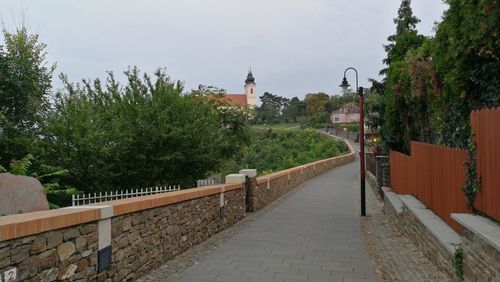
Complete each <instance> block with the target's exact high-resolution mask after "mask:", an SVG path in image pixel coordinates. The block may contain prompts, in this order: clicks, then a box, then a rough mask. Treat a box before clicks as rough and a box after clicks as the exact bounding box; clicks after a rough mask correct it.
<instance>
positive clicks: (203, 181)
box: [196, 179, 217, 187]
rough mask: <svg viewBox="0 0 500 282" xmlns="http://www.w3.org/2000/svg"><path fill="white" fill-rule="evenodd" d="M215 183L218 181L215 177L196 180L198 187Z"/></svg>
mask: <svg viewBox="0 0 500 282" xmlns="http://www.w3.org/2000/svg"><path fill="white" fill-rule="evenodd" d="M215 184H217V181H215V179H198V180H197V181H196V187H203V186H212V185H215Z"/></svg>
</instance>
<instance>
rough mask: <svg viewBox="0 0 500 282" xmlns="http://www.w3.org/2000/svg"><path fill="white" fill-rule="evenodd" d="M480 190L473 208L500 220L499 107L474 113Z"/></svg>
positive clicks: (472, 122) (472, 116) (472, 127)
mask: <svg viewBox="0 0 500 282" xmlns="http://www.w3.org/2000/svg"><path fill="white" fill-rule="evenodd" d="M471 129H472V131H473V132H474V136H473V140H474V142H475V143H476V152H477V172H478V175H479V178H480V181H481V191H480V192H479V193H478V195H477V197H476V202H475V203H474V207H475V208H477V209H478V210H480V211H481V212H483V213H485V214H487V215H488V216H490V217H492V218H494V219H495V220H496V221H500V108H496V109H484V110H479V111H474V112H472V113H471Z"/></svg>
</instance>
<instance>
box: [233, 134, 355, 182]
mask: <svg viewBox="0 0 500 282" xmlns="http://www.w3.org/2000/svg"><path fill="white" fill-rule="evenodd" d="M347 150H348V149H347V146H346V145H345V143H344V142H341V141H336V140H333V139H332V138H328V137H325V136H323V135H321V134H320V133H318V132H316V131H311V130H288V131H279V130H271V129H269V130H267V131H255V133H254V136H253V138H252V142H251V145H250V146H249V147H248V148H246V149H245V150H244V151H243V153H242V155H241V156H240V157H239V161H238V163H239V164H240V167H245V168H256V169H257V171H258V172H259V174H260V175H262V174H267V173H271V172H274V171H279V170H283V169H287V168H291V167H295V166H298V165H302V164H306V163H310V162H313V161H317V160H321V159H326V158H330V157H334V156H338V155H340V154H342V153H345V152H347Z"/></svg>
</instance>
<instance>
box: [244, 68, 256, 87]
mask: <svg viewBox="0 0 500 282" xmlns="http://www.w3.org/2000/svg"><path fill="white" fill-rule="evenodd" d="M249 83H253V84H255V78H254V77H253V74H252V69H248V75H247V79H245V84H249Z"/></svg>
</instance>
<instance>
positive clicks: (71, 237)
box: [0, 223, 97, 281]
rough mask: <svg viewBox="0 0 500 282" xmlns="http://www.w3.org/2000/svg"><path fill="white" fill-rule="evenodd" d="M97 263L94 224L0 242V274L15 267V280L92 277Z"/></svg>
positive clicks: (88, 278) (94, 275)
mask: <svg viewBox="0 0 500 282" xmlns="http://www.w3.org/2000/svg"><path fill="white" fill-rule="evenodd" d="M96 265H97V224H96V223H87V224H82V225H78V226H73V227H69V228H65V229H62V230H53V231H49V232H44V233H41V234H37V235H33V236H28V237H23V238H19V239H14V240H10V241H5V242H0V273H2V274H3V273H4V272H6V271H7V270H9V269H12V268H17V281H54V280H56V279H57V280H65V279H68V278H71V279H72V280H78V279H84V280H93V279H95V277H96V272H95V266H96ZM2 281H3V280H2Z"/></svg>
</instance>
